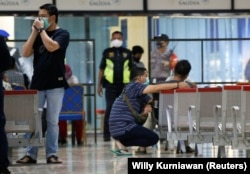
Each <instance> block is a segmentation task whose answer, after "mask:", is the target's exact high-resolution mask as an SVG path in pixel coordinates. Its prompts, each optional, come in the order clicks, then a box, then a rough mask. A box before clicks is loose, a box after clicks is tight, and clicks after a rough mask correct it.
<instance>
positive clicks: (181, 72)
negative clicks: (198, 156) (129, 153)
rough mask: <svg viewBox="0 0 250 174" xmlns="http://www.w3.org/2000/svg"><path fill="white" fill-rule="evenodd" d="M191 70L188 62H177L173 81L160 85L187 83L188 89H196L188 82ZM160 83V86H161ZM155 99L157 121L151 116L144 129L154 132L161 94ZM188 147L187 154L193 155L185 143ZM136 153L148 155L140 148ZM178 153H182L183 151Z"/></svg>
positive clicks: (168, 80) (193, 84)
mask: <svg viewBox="0 0 250 174" xmlns="http://www.w3.org/2000/svg"><path fill="white" fill-rule="evenodd" d="M190 70H191V65H190V63H189V61H188V60H180V61H178V62H177V64H176V66H175V68H174V75H173V76H172V77H171V79H169V78H168V79H167V81H165V82H160V83H173V82H183V81H185V82H186V83H187V84H188V88H195V87H196V84H195V83H192V82H190V81H187V80H186V79H187V77H188V75H189V72H190ZM160 83H158V84H160ZM153 98H154V103H155V104H154V111H153V112H154V115H155V119H154V118H151V117H150V116H149V117H148V120H147V121H146V122H145V124H144V127H146V128H148V129H151V130H153V129H154V128H155V125H156V124H157V122H156V120H158V112H159V110H158V106H159V103H158V101H159V93H154V94H153ZM185 145H186V152H187V153H192V152H194V150H193V149H192V148H191V147H190V146H189V145H188V142H187V141H185ZM166 150H168V147H166ZM136 153H146V149H145V148H143V147H139V149H138V150H137V151H136ZM177 153H182V152H181V151H179V152H177Z"/></svg>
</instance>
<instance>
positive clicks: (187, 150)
mask: <svg viewBox="0 0 250 174" xmlns="http://www.w3.org/2000/svg"><path fill="white" fill-rule="evenodd" d="M186 153H194V149H192V148H191V147H190V146H186Z"/></svg>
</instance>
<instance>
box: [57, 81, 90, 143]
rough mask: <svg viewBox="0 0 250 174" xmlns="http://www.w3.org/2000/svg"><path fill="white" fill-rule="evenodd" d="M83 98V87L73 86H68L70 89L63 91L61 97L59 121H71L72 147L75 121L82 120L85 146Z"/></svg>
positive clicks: (79, 85)
mask: <svg viewBox="0 0 250 174" xmlns="http://www.w3.org/2000/svg"><path fill="white" fill-rule="evenodd" d="M83 97H84V89H83V85H81V84H75V85H70V87H69V88H68V89H67V90H66V91H65V94H64V97H63V105H62V110H61V113H60V115H59V121H67V120H68V121H71V123H72V133H71V139H72V145H75V124H74V121H75V120H82V121H83V122H84V123H83V124H84V125H83V129H84V130H83V141H84V143H85V144H86V142H87V139H86V130H85V124H86V120H85V111H84V108H83Z"/></svg>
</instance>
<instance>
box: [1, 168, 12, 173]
mask: <svg viewBox="0 0 250 174" xmlns="http://www.w3.org/2000/svg"><path fill="white" fill-rule="evenodd" d="M10 173H11V172H10V171H9V170H8V168H7V167H0V174H10Z"/></svg>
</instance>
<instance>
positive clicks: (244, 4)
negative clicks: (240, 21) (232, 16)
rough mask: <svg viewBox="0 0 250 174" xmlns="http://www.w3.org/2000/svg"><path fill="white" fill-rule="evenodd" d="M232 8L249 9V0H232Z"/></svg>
mask: <svg viewBox="0 0 250 174" xmlns="http://www.w3.org/2000/svg"><path fill="white" fill-rule="evenodd" d="M234 9H237V10H238V9H250V1H249V0H234Z"/></svg>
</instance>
